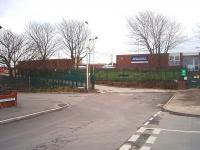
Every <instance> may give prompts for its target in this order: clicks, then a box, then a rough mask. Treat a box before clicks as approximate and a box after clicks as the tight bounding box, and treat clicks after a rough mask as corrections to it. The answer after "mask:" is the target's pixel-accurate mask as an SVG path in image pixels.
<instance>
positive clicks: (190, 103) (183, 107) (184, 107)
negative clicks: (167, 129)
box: [163, 89, 200, 116]
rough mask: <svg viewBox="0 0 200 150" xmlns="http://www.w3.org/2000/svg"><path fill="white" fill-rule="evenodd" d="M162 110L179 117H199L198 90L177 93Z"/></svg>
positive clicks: (199, 99)
mask: <svg viewBox="0 0 200 150" xmlns="http://www.w3.org/2000/svg"><path fill="white" fill-rule="evenodd" d="M163 108H164V109H165V110H167V111H170V112H172V113H176V114H180V115H190V116H200V89H188V90H181V91H177V92H176V93H175V94H174V96H173V97H172V98H171V99H170V100H169V101H168V103H167V104H166V105H164V107H163Z"/></svg>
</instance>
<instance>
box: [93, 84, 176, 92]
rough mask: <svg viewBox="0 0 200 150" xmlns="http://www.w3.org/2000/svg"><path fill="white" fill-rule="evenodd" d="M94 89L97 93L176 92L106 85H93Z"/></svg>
mask: <svg viewBox="0 0 200 150" xmlns="http://www.w3.org/2000/svg"><path fill="white" fill-rule="evenodd" d="M95 89H97V91H98V92H99V93H134V92H135V93H137V92H138V93H141V92H144V93H170V92H176V90H168V89H153V88H152V89H151V88H125V87H122V88H121V87H114V86H106V85H95Z"/></svg>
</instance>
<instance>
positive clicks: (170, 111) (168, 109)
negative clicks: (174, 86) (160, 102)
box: [162, 90, 200, 117]
mask: <svg viewBox="0 0 200 150" xmlns="http://www.w3.org/2000/svg"><path fill="white" fill-rule="evenodd" d="M182 91H183V90H182ZM184 91H185V90H184ZM178 92H180V91H177V92H176V93H174V94H173V95H172V97H171V98H170V99H169V100H168V102H167V103H166V104H165V105H164V106H163V107H162V111H166V112H169V113H170V114H174V115H179V116H188V117H200V115H199V114H190V113H184V112H178V111H175V110H172V109H170V108H169V105H170V102H171V101H172V100H173V99H174V98H175V97H176V95H177V93H178Z"/></svg>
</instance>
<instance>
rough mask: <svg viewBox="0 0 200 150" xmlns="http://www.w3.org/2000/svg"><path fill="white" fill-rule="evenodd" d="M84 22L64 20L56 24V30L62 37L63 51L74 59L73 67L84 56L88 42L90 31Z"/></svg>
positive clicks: (76, 66)
mask: <svg viewBox="0 0 200 150" xmlns="http://www.w3.org/2000/svg"><path fill="white" fill-rule="evenodd" d="M86 24H87V23H86V22H81V21H77V20H68V21H67V20H65V19H63V21H62V22H61V23H60V24H59V25H58V32H59V34H60V36H61V38H62V43H63V46H64V49H65V52H66V53H67V55H68V56H70V58H71V59H72V60H74V66H75V68H78V67H79V64H80V62H81V61H82V59H83V58H84V57H85V56H86V47H88V44H89V42H88V41H89V37H90V31H89V29H88V27H87V25H86Z"/></svg>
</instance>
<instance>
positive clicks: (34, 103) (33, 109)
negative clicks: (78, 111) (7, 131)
mask: <svg viewBox="0 0 200 150" xmlns="http://www.w3.org/2000/svg"><path fill="white" fill-rule="evenodd" d="M33 95H34V94H30V95H29V94H23V93H19V94H18V104H17V106H15V107H9V108H2V109H0V121H2V120H9V119H12V118H16V117H21V116H27V117H28V115H30V114H36V113H39V112H43V113H44V112H50V111H49V110H54V109H57V108H59V107H60V108H61V107H62V106H64V105H65V103H63V102H62V101H59V100H56V99H55V100H52V99H51V100H50V99H45V98H34V97H33ZM35 95H37V93H35ZM41 114H42V113H41Z"/></svg>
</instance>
